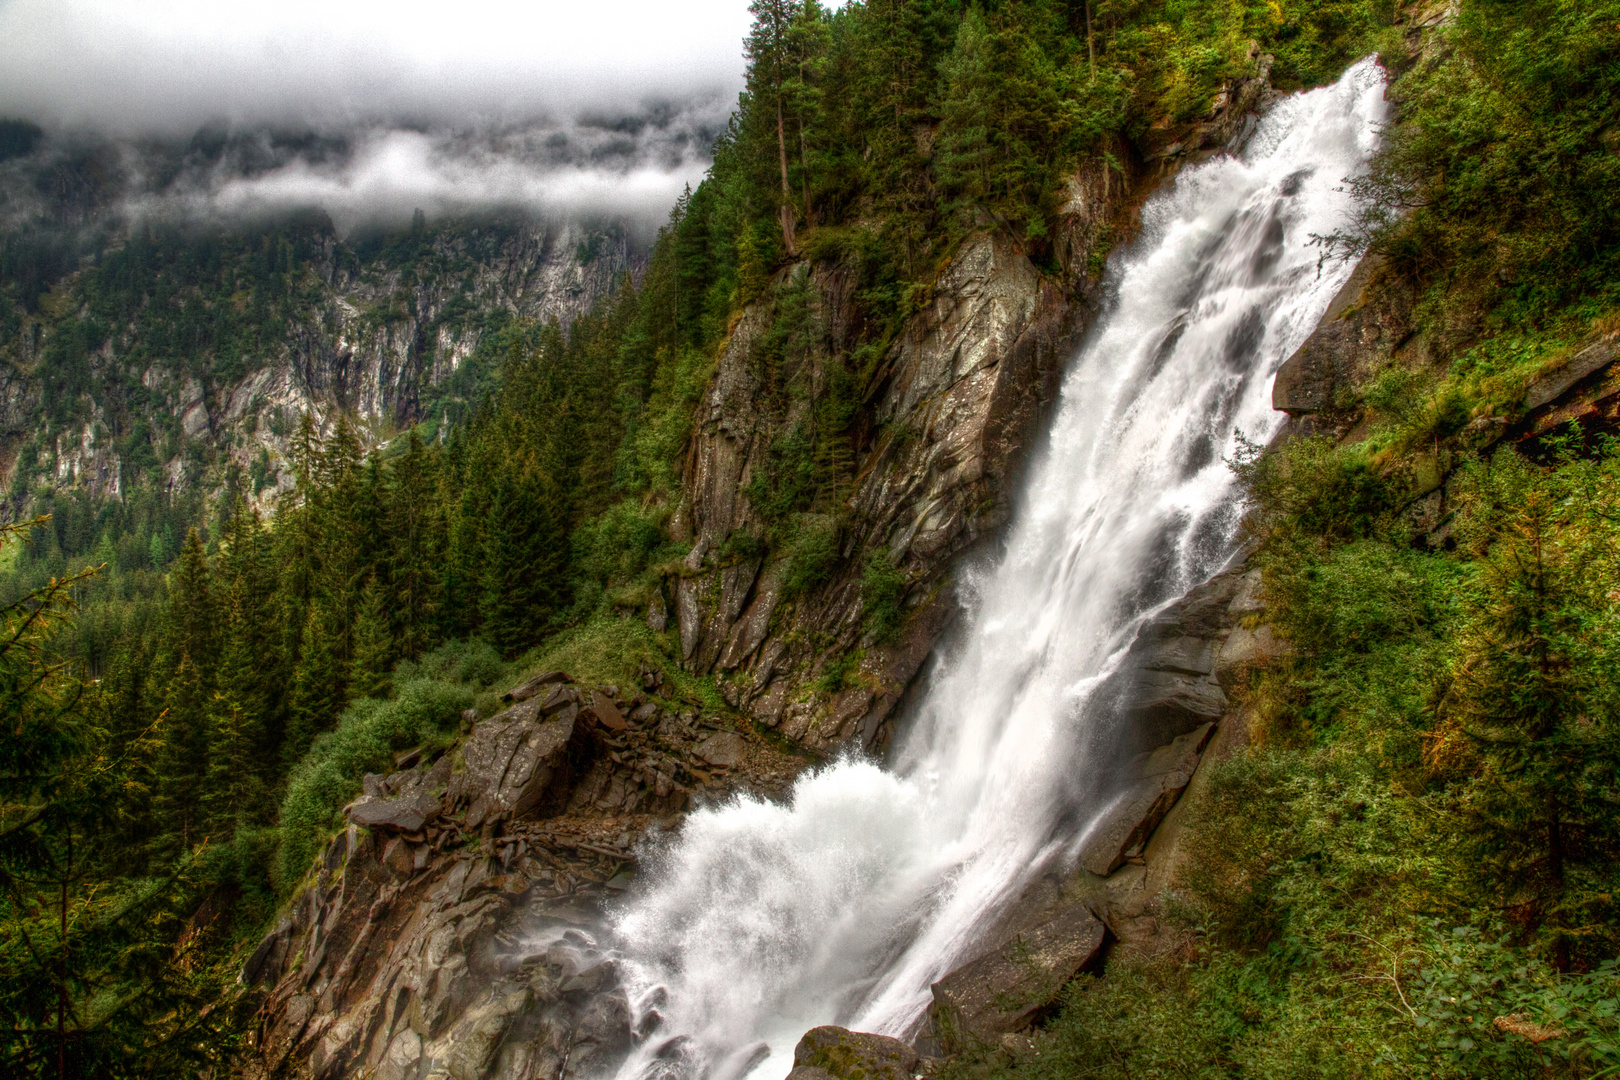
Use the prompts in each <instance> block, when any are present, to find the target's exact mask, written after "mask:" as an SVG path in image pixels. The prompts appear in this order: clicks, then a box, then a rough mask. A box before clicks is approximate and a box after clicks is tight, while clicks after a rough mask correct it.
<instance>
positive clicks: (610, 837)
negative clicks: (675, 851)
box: [242, 672, 801, 1080]
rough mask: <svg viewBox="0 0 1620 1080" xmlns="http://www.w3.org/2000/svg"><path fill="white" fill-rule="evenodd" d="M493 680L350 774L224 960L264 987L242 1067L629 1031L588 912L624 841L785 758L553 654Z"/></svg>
mask: <svg viewBox="0 0 1620 1080" xmlns="http://www.w3.org/2000/svg"><path fill="white" fill-rule="evenodd" d="M507 697H508V698H511V699H514V703H513V704H512V705H511V707H510V708H508V709H506V710H505V711H504V712H502V713H500V714H498V715H496V716H492V717H490V718H488V719H486V720H482V721H479V722H477V723H476V724H474V725H473V728H472V731H471V733H470V734H469V735H468V736H467V737H466V738H465V739H464V740H462V741H461V743H460V744H459V745H458V746H456V747H454V748H452V749H451V750H450V751H448V752H446V753H444V754H441V755H440V756H438V757H437V759H436V760H433V761H432V762H427V761H422V760H416V761H414V762H411V759H410V757H407V758H406V759H405V762H406V763H407V764H409V765H410V767H409V768H402V769H400V770H399V771H398V772H395V773H393V774H391V775H389V776H378V775H375V774H373V775H368V776H367V777H366V778H365V779H364V782H363V787H364V794H363V795H362V796H361V797H360V798H358V799H356V800H355V801H354V802H353V803H352V804H350V806H349V807H348V808H347V809H346V811H345V813H346V816H347V819H348V826H347V828H345V829H344V830H343V831H342V832H340V833H339V834H338V835H337V836H336V837H334V838H333V839H332V841H331V842H330V844H329V845H328V846H327V848H326V850H325V853H324V854H323V855H322V857H321V858H320V860H319V862H318V864H317V866H316V867H315V868H314V870H313V872H312V874H311V877H310V880H309V881H308V882H307V883H306V884H305V886H304V887H303V888H302V889H301V890H300V891H299V892H298V893H297V895H296V896H295V897H294V899H293V900H292V902H291V903H290V905H289V907H288V909H287V912H286V914H285V916H284V917H283V918H282V920H281V921H280V923H279V924H278V925H277V926H276V928H275V929H274V930H273V931H272V932H271V933H270V934H269V935H268V936H267V937H266V938H265V939H264V941H263V942H262V943H261V944H260V946H259V948H258V949H257V950H256V951H255V952H254V954H253V955H252V957H251V958H250V959H249V960H248V962H247V964H246V965H245V966H244V968H243V972H242V981H243V982H244V983H245V984H247V985H248V986H250V987H256V988H262V991H263V993H264V999H263V1004H262V1006H261V1009H260V1027H259V1032H258V1039H257V1047H256V1049H257V1052H258V1053H257V1059H256V1061H255V1064H254V1069H256V1070H257V1071H258V1072H260V1073H261V1074H263V1075H289V1076H295V1077H310V1078H316V1077H332V1078H336V1077H355V1076H367V1077H370V1078H372V1080H404V1078H411V1080H425V1078H428V1077H454V1078H455V1080H484V1078H488V1080H537V1078H539V1080H562V1078H565V1077H581V1078H585V1077H594V1076H596V1075H597V1074H598V1073H600V1072H601V1071H602V1070H603V1069H604V1068H606V1067H607V1066H608V1065H610V1064H611V1063H612V1062H613V1061H614V1060H616V1058H617V1057H618V1056H619V1055H622V1054H623V1053H625V1052H626V1051H627V1050H628V1048H629V1046H630V1044H631V1040H632V1037H633V1033H632V1031H631V1029H630V1024H631V1017H630V1008H629V1004H628V1002H627V1001H626V1000H625V997H624V994H623V992H622V990H621V989H620V988H619V985H618V979H617V974H616V971H615V968H614V965H613V962H612V960H611V958H609V957H608V956H606V955H605V954H604V950H602V949H601V948H600V947H599V946H598V943H597V941H596V939H595V937H594V936H593V934H594V932H595V929H594V928H595V927H597V926H598V925H599V922H600V912H599V906H600V903H601V901H602V900H603V899H604V898H605V897H606V896H609V895H611V893H612V891H613V890H616V889H619V888H622V887H623V883H624V881H625V874H626V871H627V870H628V869H630V868H633V867H634V864H635V860H636V855H635V853H634V851H633V846H634V844H635V843H636V842H637V841H638V840H639V838H641V837H642V836H644V835H645V834H647V833H648V832H649V831H653V830H661V829H664V828H667V827H669V826H670V825H672V824H673V822H674V821H675V820H676V819H675V817H674V815H675V814H676V813H677V812H678V811H679V810H680V809H681V808H683V807H684V806H685V805H686V804H687V802H688V800H689V799H690V797H691V795H692V794H693V793H694V792H696V791H700V790H704V789H710V788H712V789H715V790H725V789H726V788H728V787H731V786H736V785H747V786H749V787H751V788H753V789H755V790H761V791H773V790H779V789H780V788H781V787H782V786H784V785H785V784H786V783H787V782H788V781H789V780H790V779H791V778H792V775H793V773H794V772H795V771H796V769H797V768H798V766H799V765H800V764H801V762H800V761H799V759H795V758H792V757H789V756H788V755H785V754H782V753H781V752H779V751H776V750H773V749H771V748H770V747H768V746H766V745H764V744H763V743H761V742H759V741H758V740H757V739H750V738H747V737H745V736H744V735H743V734H742V733H738V732H734V731H726V730H715V729H714V728H713V727H712V726H711V725H709V724H708V722H707V720H706V719H705V718H704V717H703V716H701V715H700V714H699V713H697V712H696V711H695V710H692V709H689V708H688V709H680V710H677V709H672V708H670V707H669V706H668V705H667V704H665V703H663V702H661V701H659V700H656V699H643V698H642V697H641V696H640V695H635V694H631V695H624V694H621V693H619V692H618V690H617V689H616V688H614V687H585V686H579V685H577V684H574V683H572V681H571V680H569V679H568V677H567V676H566V675H564V674H563V673H561V672H549V673H546V674H544V675H542V676H539V677H538V679H536V680H531V681H530V682H529V683H526V684H524V685H523V686H521V687H518V688H516V689H515V690H514V691H512V692H511V693H510V694H508V695H507ZM717 739H719V740H722V741H723V742H725V743H726V750H727V752H726V753H725V754H724V755H722V754H719V753H717V752H715V751H714V749H713V747H714V744H715V740H717ZM704 747H709V748H710V749H709V751H708V752H707V753H706V755H705V754H702V753H700V751H702V750H703V748H704ZM414 756H416V757H418V758H419V757H420V755H419V754H417V755H414ZM718 757H724V758H725V759H726V760H725V761H717V760H716V758H718Z"/></svg>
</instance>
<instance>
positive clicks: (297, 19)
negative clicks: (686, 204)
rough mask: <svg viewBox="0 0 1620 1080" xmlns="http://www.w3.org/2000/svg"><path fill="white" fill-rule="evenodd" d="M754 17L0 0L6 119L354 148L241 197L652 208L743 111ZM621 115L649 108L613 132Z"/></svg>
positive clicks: (332, 203)
mask: <svg viewBox="0 0 1620 1080" xmlns="http://www.w3.org/2000/svg"><path fill="white" fill-rule="evenodd" d="M748 25H749V14H748V6H747V0H685V2H670V0H571V2H562V0H530V2H527V3H518V2H510V0H449V2H446V0H437V2H431V3H430V2H426V0H0V116H6V115H9V116H13V117H22V118H26V119H30V120H34V121H36V122H39V123H41V124H43V125H45V126H46V127H47V128H50V129H63V128H66V129H70V130H71V129H90V130H95V131H99V132H104V133H107V134H113V135H168V136H184V135H189V134H190V133H191V132H193V131H196V130H197V129H198V128H199V127H200V126H201V125H204V124H218V123H224V124H225V125H227V126H229V127H231V128H234V129H236V130H238V131H240V130H243V129H248V128H253V127H257V126H266V125H270V126H277V127H297V128H314V129H317V130H321V131H331V132H337V133H341V134H345V135H347V136H349V137H350V138H351V139H352V141H353V142H354V144H355V146H356V147H357V152H356V153H354V154H352V155H350V156H349V157H347V158H345V159H344V160H343V161H341V162H338V163H336V164H334V163H332V162H306V161H302V160H297V161H292V162H290V163H288V164H287V165H285V166H284V167H282V168H279V169H277V170H276V171H275V172H274V173H272V174H269V175H267V176H263V177H258V178H255V179H254V180H253V181H252V182H251V183H247V184H244V183H243V181H242V180H241V178H240V177H234V178H224V177H222V178H221V181H220V183H221V185H225V184H227V183H228V184H230V185H231V188H230V191H229V192H224V193H222V195H223V197H224V198H225V199H226V202H228V203H229V204H230V205H231V206H233V207H242V206H248V205H252V204H254V203H255V202H256V201H257V202H260V203H268V204H280V203H298V202H318V203H320V204H322V205H325V206H327V207H328V209H330V210H332V211H333V212H334V214H335V215H336V216H339V217H342V216H347V217H349V218H351V219H358V218H363V217H366V216H368V215H369V214H371V213H372V212H373V211H381V212H383V215H384V216H387V217H397V216H399V214H401V213H402V214H404V215H405V216H407V217H408V215H409V213H410V210H411V208H412V206H413V205H422V204H423V203H426V205H425V206H424V209H427V210H428V211H429V212H430V213H432V212H434V211H435V210H441V211H442V210H449V209H453V208H456V207H458V206H477V205H481V204H484V203H488V202H492V201H504V202H511V201H514V200H516V201H518V202H528V203H532V204H534V205H536V206H541V205H545V206H549V207H551V208H554V209H563V210H570V209H572V210H579V209H592V210H611V209H613V208H614V207H615V206H617V205H619V204H620V203H624V204H625V206H626V209H627V210H629V211H630V212H633V213H641V214H646V213H648V212H650V211H651V210H652V208H658V209H660V210H661V209H667V206H668V205H669V203H670V202H671V201H672V200H673V198H674V197H675V195H677V194H678V193H679V191H680V188H681V186H682V185H683V184H685V183H687V182H691V181H693V180H694V179H695V178H696V177H699V176H701V174H702V171H703V167H704V166H706V164H707V159H706V156H705V155H706V150H707V148H706V146H704V147H697V148H696V149H695V151H694V148H693V147H692V142H693V139H692V138H691V134H690V133H692V132H710V133H712V131H713V130H714V129H715V125H717V124H720V123H723V122H724V118H725V115H726V114H727V112H728V111H729V110H730V108H731V107H732V106H733V105H734V104H735V101H736V95H737V91H738V90H739V89H740V86H741V79H742V67H743V63H742V57H741V53H742V38H743V36H744V35H745V34H746V33H747V31H748ZM626 116H631V117H635V116H642V117H645V116H652V117H654V118H655V120H656V122H655V123H654V124H653V125H651V127H648V126H646V125H630V126H629V127H628V128H627V129H626V130H628V136H627V139H628V142H627V141H626V138H620V139H619V140H618V142H617V143H614V144H613V145H612V146H607V144H606V143H604V141H603V139H602V138H601V133H602V131H603V130H605V129H606V128H608V127H609V126H610V125H611V122H612V121H615V120H618V119H620V118H622V117H626ZM620 127H621V128H625V125H620ZM477 132H484V133H489V132H501V133H504V134H501V135H500V136H499V137H492V138H473V139H470V140H469V139H468V138H466V137H465V136H466V135H467V133H477ZM514 132H517V133H519V135H520V137H518V138H513V137H512V133H514ZM557 132H562V133H563V134H564V135H567V136H568V137H569V139H571V141H570V142H568V144H567V145H568V146H569V147H570V148H571V149H569V150H568V151H567V152H565V153H563V154H561V155H559V154H558V153H556V152H554V151H555V147H556V146H558V145H560V144H559V143H558V141H557V138H556V133H557ZM524 133H526V134H524ZM537 134H538V135H545V136H546V138H549V139H550V142H549V143H546V138H537ZM452 135H454V136H455V137H451V136H452ZM542 144H546V145H548V146H550V147H551V148H552V150H551V151H548V152H546V153H539V152H537V147H540V146H541V145H542ZM604 146H607V150H608V151H609V152H604ZM576 150H577V152H576ZM396 204H397V205H396Z"/></svg>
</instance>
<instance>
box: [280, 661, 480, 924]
mask: <svg viewBox="0 0 1620 1080" xmlns="http://www.w3.org/2000/svg"><path fill="white" fill-rule="evenodd" d="M472 702H473V695H472V691H471V690H468V689H467V688H466V687H463V686H452V685H450V684H448V683H443V682H436V681H434V680H432V679H425V678H416V679H412V680H410V681H401V682H399V683H397V684H396V696H395V697H394V698H393V699H392V700H389V701H382V700H378V699H376V698H366V699H364V700H361V701H357V702H355V703H354V704H352V705H350V706H349V707H348V708H347V709H345V710H344V711H343V715H342V717H341V718H339V720H338V724H337V727H336V728H334V729H333V730H332V731H329V732H326V733H324V734H322V735H320V736H317V737H316V739H315V742H314V744H313V745H312V746H311V747H310V748H309V752H308V753H307V754H305V755H304V759H303V760H302V761H301V762H299V763H298V765H297V766H296V767H295V768H294V769H293V772H292V776H291V778H290V779H289V780H288V783H287V795H286V797H285V798H284V799H283V800H282V803H281V844H280V849H279V851H278V852H277V854H276V883H277V885H278V886H279V888H280V890H281V892H282V893H283V894H286V893H290V892H291V891H292V889H293V886H295V885H296V884H297V883H298V881H299V880H300V879H301V878H302V877H303V875H304V873H305V871H307V870H308V869H309V865H310V863H311V861H312V860H313V859H314V858H315V855H316V853H317V852H318V851H319V850H320V846H321V843H322V842H323V840H324V839H325V837H326V835H327V834H328V833H329V832H330V831H331V830H333V829H335V828H336V827H337V825H338V823H339V822H338V811H339V810H341V809H342V808H343V806H344V805H345V804H347V803H348V802H350V801H351V800H353V799H354V797H355V795H356V794H358V793H359V790H360V778H361V776H362V775H364V774H365V773H368V772H391V771H393V757H392V755H393V754H394V752H395V751H398V750H402V749H404V748H406V747H409V746H417V745H421V746H426V747H429V748H438V747H441V746H444V745H446V744H447V743H448V742H449V738H450V733H452V732H453V731H454V730H455V728H456V724H457V721H458V720H459V719H460V716H461V713H462V711H463V710H464V709H467V708H469V707H470V706H471V705H472Z"/></svg>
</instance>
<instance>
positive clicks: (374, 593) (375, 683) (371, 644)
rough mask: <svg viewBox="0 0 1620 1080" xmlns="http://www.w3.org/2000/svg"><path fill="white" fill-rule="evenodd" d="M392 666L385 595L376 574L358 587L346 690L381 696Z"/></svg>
mask: <svg viewBox="0 0 1620 1080" xmlns="http://www.w3.org/2000/svg"><path fill="white" fill-rule="evenodd" d="M393 666H394V635H393V627H392V626H391V625H390V620H389V615H388V596H387V593H386V592H385V591H384V590H383V588H382V586H380V585H378V584H377V579H376V578H371V579H370V580H369V581H367V582H366V587H365V588H364V589H362V590H361V591H360V602H359V604H358V605H357V607H356V613H355V625H354V659H353V661H352V662H351V663H350V665H349V693H350V694H351V695H352V696H353V697H357V698H361V697H382V696H383V695H385V694H386V693H387V692H388V676H389V673H390V672H391V671H392V670H393Z"/></svg>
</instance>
